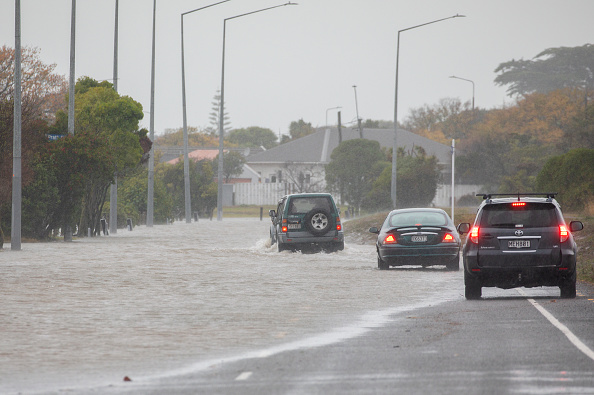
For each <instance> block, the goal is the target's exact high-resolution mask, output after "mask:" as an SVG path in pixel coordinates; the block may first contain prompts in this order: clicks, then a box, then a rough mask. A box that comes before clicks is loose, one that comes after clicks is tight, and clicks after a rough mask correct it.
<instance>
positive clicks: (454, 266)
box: [446, 254, 460, 272]
mask: <svg viewBox="0 0 594 395" xmlns="http://www.w3.org/2000/svg"><path fill="white" fill-rule="evenodd" d="M446 270H451V271H455V272H457V271H458V270H460V254H458V255H456V258H454V259H452V260H451V261H449V262H448V263H446Z"/></svg>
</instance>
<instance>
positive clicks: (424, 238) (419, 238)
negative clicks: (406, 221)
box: [410, 236, 427, 243]
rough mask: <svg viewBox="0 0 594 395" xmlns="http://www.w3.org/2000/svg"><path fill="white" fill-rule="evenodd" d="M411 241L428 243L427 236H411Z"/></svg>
mask: <svg viewBox="0 0 594 395" xmlns="http://www.w3.org/2000/svg"><path fill="white" fill-rule="evenodd" d="M410 241H412V242H414V243H423V242H425V241H427V236H411V238H410Z"/></svg>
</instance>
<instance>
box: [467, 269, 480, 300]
mask: <svg viewBox="0 0 594 395" xmlns="http://www.w3.org/2000/svg"><path fill="white" fill-rule="evenodd" d="M482 293H483V291H482V286H481V283H480V281H479V280H476V279H473V278H470V277H469V276H468V274H467V273H466V272H464V296H465V297H466V299H468V300H476V299H480V298H481V296H482Z"/></svg>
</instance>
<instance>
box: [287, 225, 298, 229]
mask: <svg viewBox="0 0 594 395" xmlns="http://www.w3.org/2000/svg"><path fill="white" fill-rule="evenodd" d="M288 228H289V229H301V224H289V226H288Z"/></svg>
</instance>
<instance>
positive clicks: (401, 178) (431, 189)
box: [363, 147, 441, 210]
mask: <svg viewBox="0 0 594 395" xmlns="http://www.w3.org/2000/svg"><path fill="white" fill-rule="evenodd" d="M397 159H398V166H397V175H396V182H397V184H396V186H397V190H396V203H397V207H398V208H405V207H427V206H428V205H429V204H430V203H431V202H432V201H433V198H434V197H435V191H436V190H437V184H438V182H439V179H440V176H441V172H440V168H439V165H438V163H437V158H436V157H435V156H427V154H426V152H425V151H424V150H423V149H422V148H421V147H415V149H414V150H413V151H411V152H405V151H404V149H402V148H399V149H398V158H397ZM391 186H392V166H391V164H389V165H387V166H385V167H384V169H383V171H382V172H381V174H380V175H379V177H378V178H377V179H376V180H375V181H374V182H373V187H372V189H371V190H370V192H369V193H368V194H367V195H366V196H365V199H364V202H363V207H365V208H366V209H368V210H381V209H387V208H390V207H392V200H391V196H390V195H391Z"/></svg>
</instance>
